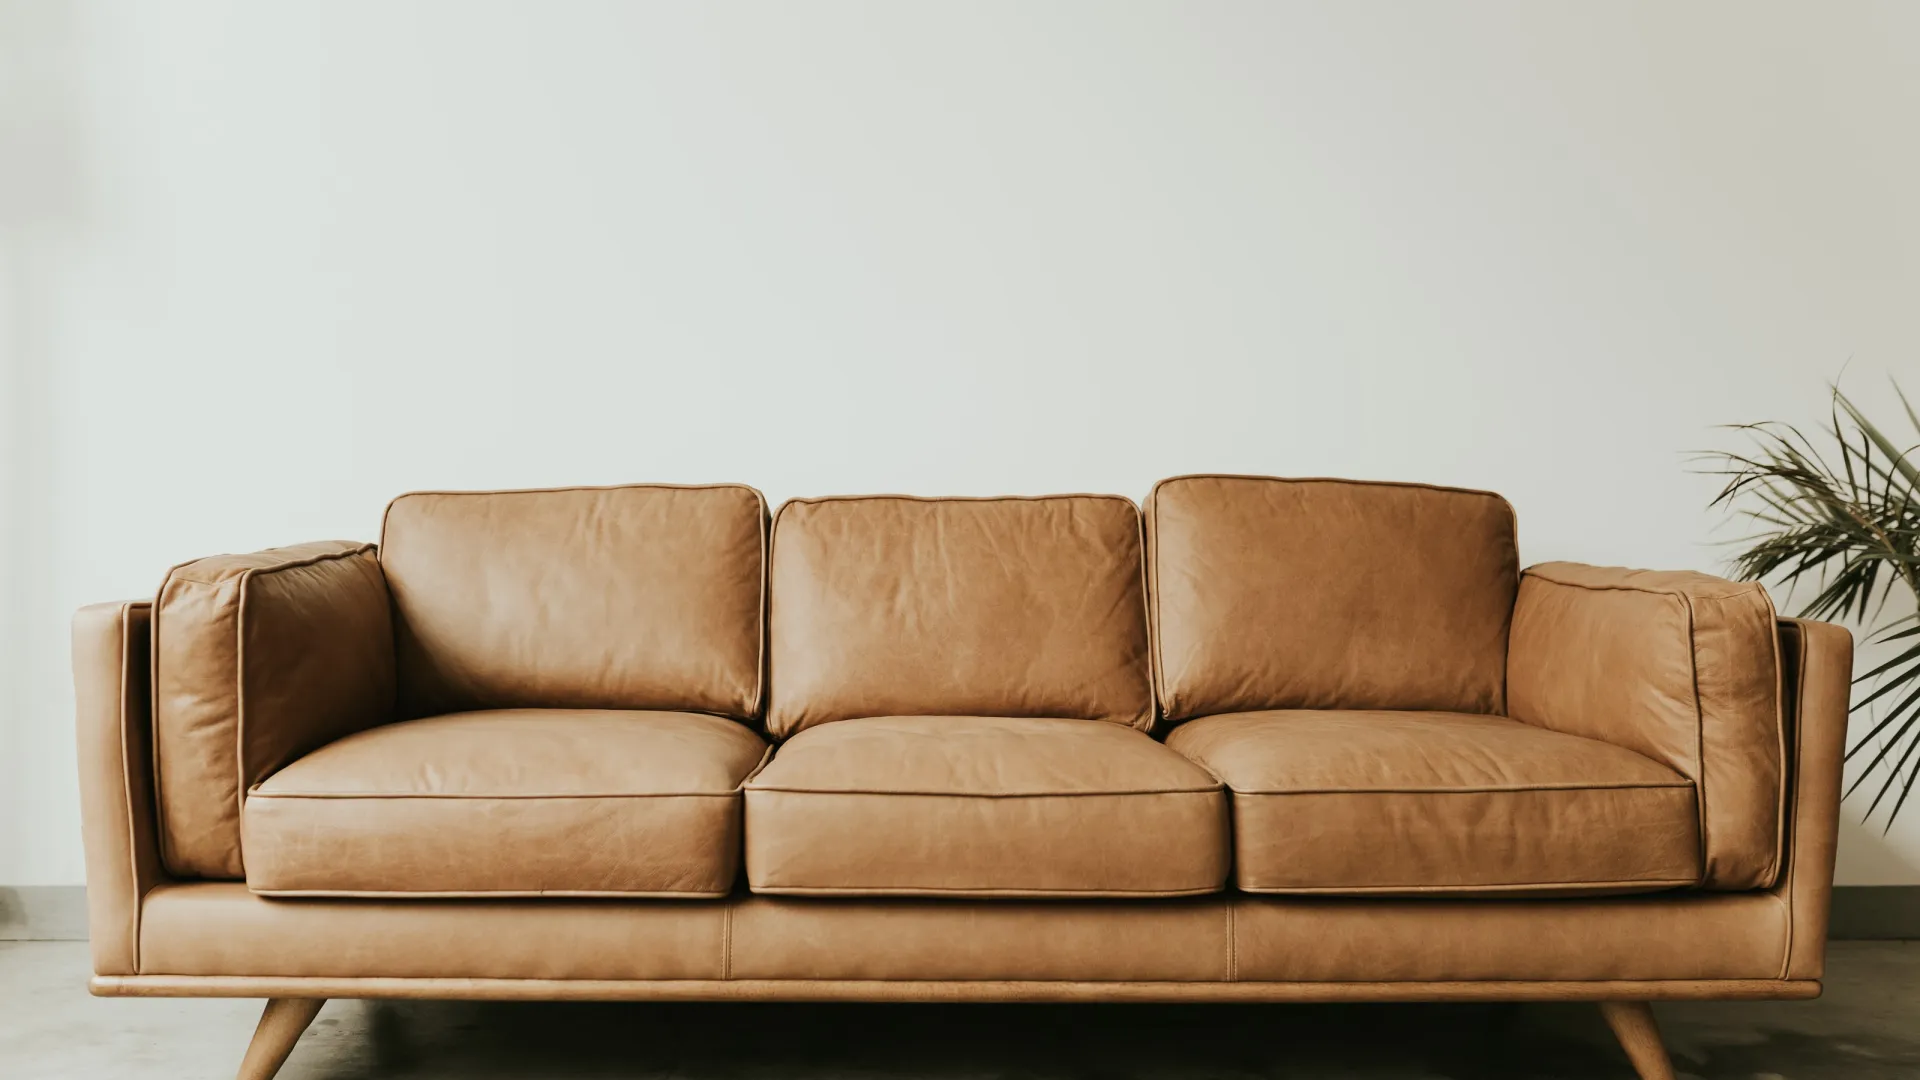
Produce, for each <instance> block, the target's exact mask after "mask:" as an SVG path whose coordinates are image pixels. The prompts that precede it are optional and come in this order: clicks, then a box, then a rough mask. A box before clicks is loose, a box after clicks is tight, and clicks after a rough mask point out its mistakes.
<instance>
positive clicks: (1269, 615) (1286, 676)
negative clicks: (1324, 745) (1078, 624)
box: [1146, 476, 1519, 722]
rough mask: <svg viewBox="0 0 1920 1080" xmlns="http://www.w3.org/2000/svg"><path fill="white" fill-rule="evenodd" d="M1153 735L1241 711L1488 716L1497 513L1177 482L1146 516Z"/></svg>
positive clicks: (1162, 490) (1494, 702)
mask: <svg viewBox="0 0 1920 1080" xmlns="http://www.w3.org/2000/svg"><path fill="white" fill-rule="evenodd" d="M1146 515H1147V517H1146V520H1147V548H1148V556H1149V557H1148V560H1147V565H1148V584H1149V594H1150V596H1151V598H1152V603H1153V619H1154V663H1155V671H1156V677H1157V678H1158V680H1159V693H1160V702H1161V705H1162V707H1163V708H1164V709H1165V710H1166V716H1167V719H1168V720H1170V721H1176V722H1177V721H1180V720H1185V719H1188V718H1190V717H1195V716H1205V715H1207V714H1209V713H1224V712H1246V711H1251V710H1255V709H1447V710H1454V711H1458V712H1471V713H1496V714H1497V713H1500V712H1503V711H1505V708H1504V700H1505V699H1504V697H1503V693H1502V688H1503V685H1504V682H1505V678H1506V656H1507V623H1508V618H1509V616H1510V615H1511V614H1512V611H1513V596H1514V590H1515V587H1516V579H1517V576H1518V574H1519V555H1518V550H1517V548H1516V546H1515V540H1514V515H1513V507H1511V506H1509V505H1508V504H1507V501H1506V500H1505V499H1502V498H1501V497H1500V496H1498V495H1494V494H1491V493H1488V492H1484V491H1465V490H1460V489H1456V488H1438V487H1426V486H1422V485H1419V484H1379V483H1361V482H1358V481H1352V480H1283V479H1277V478H1273V477H1258V476H1181V477H1175V478H1173V479H1170V480H1162V481H1161V482H1160V483H1159V484H1157V485H1155V487H1154V489H1153V494H1152V495H1150V496H1149V497H1148V499H1147V506H1146Z"/></svg>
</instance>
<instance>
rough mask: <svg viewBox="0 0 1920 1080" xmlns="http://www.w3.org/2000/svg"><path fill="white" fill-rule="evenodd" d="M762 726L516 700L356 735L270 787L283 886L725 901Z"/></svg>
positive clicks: (276, 888) (269, 816) (275, 873)
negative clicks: (504, 706)
mask: <svg viewBox="0 0 1920 1080" xmlns="http://www.w3.org/2000/svg"><path fill="white" fill-rule="evenodd" d="M765 752H766V745H765V744H764V743H762V742H761V741H760V738H759V736H757V735H755V734H754V733H753V732H751V731H749V730H747V728H746V727H745V726H743V725H741V724H739V723H736V722H735V721H732V720H728V719H725V718H722V717H718V716H704V715H699V714H695V713H671V712H614V711H571V710H539V709H515V710H502V711H497V712H474V713H455V714H452V715H448V716H434V717H428V718H425V719H421V720H408V721H404V722H401V723H398V724H390V725H387V726H386V727H382V728H377V729H375V730H372V731H364V732H361V733H360V734H358V735H353V736H349V737H348V738H345V739H342V740H340V741H339V742H336V743H334V744H332V745H331V746H328V747H326V748H324V749H321V750H318V751H315V752H314V753H312V754H309V755H307V756H306V757H304V758H301V759H300V760H299V761H296V762H294V763H293V764H292V765H289V766H287V767H286V768H284V769H282V770H280V771H279V772H277V773H275V774H274V775H273V776H271V777H268V778H267V779H266V780H265V781H264V782H262V783H260V784H258V785H256V786H255V787H254V789H253V790H252V792H251V793H250V794H249V796H248V799H247V809H246V818H245V830H244V831H245V841H246V847H247V853H248V858H247V885H248V886H249V887H250V888H252V889H253V890H254V891H255V892H260V893H266V894H274V895H332V896H408V895H410V896H478V895H497V894H505V895H528V896H535V895H580V896H613V895H625V896H663V897H688V896H722V895H725V894H726V893H727V892H728V891H729V890H730V889H731V888H732V887H733V881H734V876H735V873H736V871H737V869H738V866H739V851H740V795H739V785H740V781H741V780H742V779H744V778H745V777H746V776H747V774H748V773H750V772H751V771H752V770H753V769H754V767H755V766H757V765H758V764H759V763H760V761H761V758H762V757H764V756H765Z"/></svg>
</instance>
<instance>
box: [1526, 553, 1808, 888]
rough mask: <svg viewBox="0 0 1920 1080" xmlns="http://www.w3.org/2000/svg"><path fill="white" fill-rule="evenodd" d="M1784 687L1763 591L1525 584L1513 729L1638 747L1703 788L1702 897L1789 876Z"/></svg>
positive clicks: (1669, 583) (1545, 580)
mask: <svg viewBox="0 0 1920 1080" xmlns="http://www.w3.org/2000/svg"><path fill="white" fill-rule="evenodd" d="M1780 680H1781V674H1780V641H1779V633H1778V629H1777V624H1776V618H1775V615H1774V610H1773V602H1772V600H1771V599H1769V598H1768V596H1767V593H1766V590H1765V589H1764V588H1762V587H1761V586H1760V585H1759V584H1757V583H1753V582H1733V581H1727V580H1725V579H1723V578H1716V577H1712V576H1709V575H1707V574H1699V573H1693V572H1691V571H1678V572H1656V571H1646V570H1622V569H1618V568H1614V567H1597V566H1585V565H1581V564H1577V563H1543V564H1541V565H1538V566H1534V567H1531V568H1529V569H1528V570H1527V571H1526V572H1524V573H1523V574H1522V575H1521V578H1520V591H1519V596H1518V599H1517V600H1516V602H1515V604H1514V615H1513V628H1512V631H1511V636H1510V638H1509V641H1508V649H1507V709H1508V715H1510V716H1511V717H1513V718H1514V719H1516V720H1521V721H1524V722H1526V723H1531V724H1537V725H1539V726H1541V727H1545V728H1550V729H1552V730H1555V731H1563V732H1566V733H1568V734H1572V735H1580V736H1584V737H1587V738H1591V739H1599V740H1601V741H1604V742H1609V743H1613V744H1615V745H1618V746H1623V747H1626V748H1627V749H1629V750H1633V751H1636V752H1638V753H1641V754H1644V755H1646V756H1647V757H1650V758H1652V759H1654V760H1655V761H1658V762H1660V763H1662V764H1664V765H1666V766H1667V767H1669V768H1671V769H1673V770H1674V771H1675V772H1677V773H1679V774H1681V775H1682V776H1685V777H1687V778H1688V779H1689V780H1692V781H1693V784H1694V789H1695V792H1696V797H1697V798H1698V800H1699V805H1700V846H1701V881H1700V884H1701V886H1702V887H1704V888H1709V889H1758V888H1767V887H1769V886H1771V885H1773V883H1774V881H1775V880H1776V879H1777V878H1778V876H1779V872H1780V863H1781V856H1782V833H1783V830H1784V825H1785V815H1784V805H1785V802H1786V795H1785V787H1786V774H1787V762H1786V756H1787V749H1786V724H1785V718H1784V715H1783V711H1782V708H1781V691H1780Z"/></svg>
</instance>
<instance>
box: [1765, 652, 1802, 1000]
mask: <svg viewBox="0 0 1920 1080" xmlns="http://www.w3.org/2000/svg"><path fill="white" fill-rule="evenodd" d="M1779 624H1780V621H1779V619H1778V618H1776V619H1775V621H1774V635H1773V636H1774V642H1775V644H1774V648H1775V650H1776V651H1777V650H1778V649H1779V647H1780V646H1779V638H1780V630H1779ZM1794 637H1795V638H1796V639H1798V641H1799V647H1798V648H1797V649H1795V650H1794V651H1795V652H1796V653H1797V654H1798V655H1797V656H1796V658H1795V663H1796V668H1795V670H1796V671H1797V672H1798V675H1797V677H1796V680H1795V683H1796V685H1795V687H1794V689H1795V690H1796V691H1797V693H1796V695H1795V697H1794V702H1793V719H1794V723H1793V765H1794V771H1795V772H1796V773H1797V772H1798V767H1799V764H1800V753H1801V748H1802V747H1803V746H1804V745H1805V743H1806V738H1805V734H1804V733H1805V732H1806V730H1807V710H1806V697H1807V674H1806V672H1807V657H1808V656H1809V655H1810V650H1811V648H1812V643H1811V642H1810V641H1808V634H1807V628H1806V627H1804V626H1796V627H1795V630H1794ZM1781 689H1782V691H1783V694H1782V698H1783V700H1784V690H1785V687H1784V685H1783V686H1782V688H1781ZM1784 734H1785V732H1784V730H1783V731H1782V735H1783V737H1784ZM1780 771H1781V775H1782V776H1785V775H1786V773H1787V767H1786V764H1785V762H1782V764H1781V769H1780ZM1786 794H1787V798H1788V801H1787V802H1786V803H1785V804H1784V805H1782V806H1781V808H1780V817H1781V819H1782V820H1781V848H1782V853H1781V861H1782V863H1784V865H1783V866H1782V867H1780V869H1779V873H1778V877H1779V878H1780V879H1781V880H1784V882H1785V884H1786V888H1784V889H1780V888H1778V887H1777V883H1776V889H1775V894H1776V895H1778V894H1779V893H1782V892H1784V893H1785V894H1786V896H1785V898H1784V899H1785V903H1786V908H1787V933H1786V949H1785V950H1784V951H1783V952H1782V953H1781V954H1780V977H1781V978H1783V979H1784V978H1786V977H1787V973H1788V972H1789V971H1791V970H1793V946H1794V921H1795V920H1794V910H1793V894H1794V891H1795V890H1794V888H1793V873H1794V870H1795V869H1796V864H1795V861H1794V858H1793V853H1792V851H1791V850H1790V849H1787V848H1786V843H1787V841H1788V840H1789V839H1791V834H1789V833H1787V832H1786V818H1787V816H1788V815H1789V814H1792V815H1795V816H1798V814H1799V812H1800V785H1799V784H1798V783H1795V784H1794V785H1793V786H1792V787H1791V788H1790V789H1788V791H1787V793H1786Z"/></svg>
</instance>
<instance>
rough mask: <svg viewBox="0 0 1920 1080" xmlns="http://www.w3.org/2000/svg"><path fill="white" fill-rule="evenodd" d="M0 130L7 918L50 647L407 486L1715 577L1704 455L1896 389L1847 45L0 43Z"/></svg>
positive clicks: (186, 7)
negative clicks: (1443, 540) (1444, 511)
mask: <svg viewBox="0 0 1920 1080" xmlns="http://www.w3.org/2000/svg"><path fill="white" fill-rule="evenodd" d="M0 78H3V79H4V82H0V272H3V274H4V276H0V358H4V374H5V378H4V379H3V380H0V385H3V386H4V391H0V392H4V393H5V394H6V395H7V396H6V399H5V401H4V403H3V406H4V412H0V417H4V424H5V433H4V434H5V438H4V440H0V446H4V448H5V451H4V452H5V453H6V455H7V457H6V459H5V462H4V466H5V467H4V470H0V482H3V483H4V484H5V485H6V488H5V503H4V506H5V513H6V518H5V522H4V529H0V542H4V544H5V549H4V551H0V567H4V570H0V573H4V575H5V576H4V581H0V587H3V589H4V592H0V601H3V603H0V633H3V634H4V638H0V692H3V693H4V697H0V709H3V710H4V712H0V882H3V883H7V884H36V883H64V882H76V881H79V880H80V879H81V877H82V865H81V855H80V848H79V843H78V833H79V824H78V810H77V797H76V793H75V782H74V763H73V751H72V732H71V719H70V709H71V701H70V689H69V685H68V675H67V658H66V648H67V640H66V633H67V631H66V626H67V618H68V615H69V613H70V611H71V609H72V608H74V607H75V606H77V605H79V604H81V603H83V602H86V601H92V600H101V599H112V598H121V597H132V596H141V595H149V594H151V592H152V590H153V588H154V586H155V585H156V584H157V583H158V581H159V579H160V576H161V574H162V572H163V571H164V570H165V568H166V567H167V565H168V564H169V563H171V562H173V561H176V560H180V559H185V558H188V557H191V556H195V555H200V554H206V553H211V552H216V551H230V550H244V549H250V548H254V547H258V546H263V545H269V544H274V543H281V542H291V541H298V540H304V539H314V538H321V537H372V536H373V535H374V533H375V531H376V528H377V523H378V517H379V513H380V509H381V507H382V505H383V504H384V502H385V501H386V500H387V498H388V497H390V496H392V495H393V494H395V493H397V492H400V491H402V490H405V489H408V488H416V487H423V486H436V487H437V486H448V487H469V486H476V487H477V486H503V485H536V484H554V483H572V482H585V483H597V482H616V481H623V480H640V479H653V480H677V481H699V480H713V479H729V480H743V481H748V482H751V483H754V484H757V485H759V486H760V487H762V488H763V489H764V490H765V491H766V492H767V493H768V495H769V496H770V497H772V498H774V499H776V500H777V499H780V498H783V497H786V496H789V495H796V494H804V493H824V492H857V491H875V490H905V491H912V492H921V493H997V492H1046V491H1057V490H1094V491H1116V492H1123V493H1126V494H1129V495H1133V496H1135V497H1139V496H1140V495H1142V494H1143V493H1144V492H1145V490H1146V488H1147V486H1148V485H1149V484H1150V483H1151V481H1153V480H1154V479H1155V478H1157V477H1160V476H1164V475H1168V474H1172V473H1178V472H1184V471H1194V470H1235V471H1251V472H1272V473H1281V474H1292V475H1328V474H1331V475H1342V476H1356V477H1376V478H1394V479H1416V480H1428V481H1437V482H1442V483H1454V484H1465V485H1473V486H1481V487H1489V488H1495V489H1498V490H1500V491H1502V492H1504V493H1506V494H1507V495H1508V496H1510V497H1511V498H1512V499H1513V501H1514V502H1515V504H1516V505H1517V506H1518V507H1519V511H1520V520H1521V529H1522V542H1523V547H1524V550H1523V555H1524V557H1525V558H1526V559H1527V560H1529V561H1533V560H1539V559H1547V558H1573V559H1584V560H1590V561H1601V562H1609V563H1627V564H1634V565H1644V566H1660V567H1700V568H1713V567H1715V566H1716V565H1718V563H1719V561H1720V560H1721V559H1722V557H1723V554H1724V552H1723V550H1722V549H1719V548H1716V547H1714V546H1713V545H1712V544H1711V542H1710V541H1711V540H1712V539H1713V538H1714V536H1715V533H1714V531H1713V530H1714V526H1715V522H1716V520H1717V519H1716V518H1715V517H1714V516H1713V515H1710V514H1708V513H1707V512H1705V510H1704V504H1705V502H1706V500H1707V498H1708V496H1709V494H1710V492H1711V490H1712V488H1713V485H1712V483H1711V481H1710V480H1708V479H1706V478H1703V477H1700V476H1696V475H1690V474H1689V472H1688V471H1687V466H1686V460H1685V453H1686V452H1687V451H1689V450H1692V449H1696V448H1700V447H1705V446H1710V445H1715V444H1724V443H1725V442H1726V436H1725V435H1724V434H1721V433H1716V432H1714V431H1713V430H1711V425H1714V424H1717V423H1725V422H1731V421H1741V420H1750V419H1758V418H1763V417H1790V418H1795V419H1803V420H1805V419H1813V418H1815V417H1816V416H1817V415H1818V414H1819V411H1820V402H1821V395H1822V383H1823V380H1824V379H1826V378H1828V377H1831V376H1833V375H1835V374H1836V373H1838V372H1839V371H1840V370H1841V368H1842V366H1843V364H1845V363H1847V361H1848V359H1849V358H1850V357H1851V358H1852V361H1851V366H1850V367H1848V368H1847V373H1846V382H1847V384H1848V385H1849V386H1851V387H1853V388H1854V389H1856V390H1857V391H1858V392H1859V393H1860V396H1861V397H1862V398H1863V399H1865V400H1866V401H1868V402H1869V403H1870V404H1873V405H1876V406H1877V407H1880V408H1882V411H1884V409H1885V407H1886V406H1887V405H1888V404H1889V403H1890V401H1891V399H1890V396H1889V395H1888V394H1886V392H1885V391H1884V390H1883V387H1884V385H1885V381H1884V376H1885V375H1886V374H1887V373H1889V372H1894V373H1902V372H1903V373H1904V375H1905V377H1906V381H1907V386H1908V387H1909V389H1910V390H1920V304H1917V303H1916V297H1920V210H1917V209H1916V193H1920V152H1917V151H1916V139H1915V131H1916V126H1917V124H1916V120H1917V118H1920V6H1915V5H1908V4H1901V3H1897V2H1889V3H1885V4H1864V3H1860V4H1828V5H1814V4H1789V5H1768V4H1750V3H1735V2H1728V3H1719V4H1710V3H1697V4H1685V5H1669V4H1664V3H1649V4H1645V5H1637V6H1636V5H1627V4H1606V3H1591V4H1586V5H1569V4H1553V5H1543V4H1534V3H1529V2H1514V3H1453V4H1446V5H1439V4H1424V3H1416V2H1411V0H1409V2H1407V3H1402V4H1313V5H1308V4H1301V5H1286V4H1279V3H1246V4H1236V3H1173V2H1166V3H1138V2H1122V3H1108V2H1094V0H1088V2H1081V3H1059V2H1042V3H1024V2H1022V3H1013V2H1006V3H980V2H973V0H967V2H958V0H956V2H952V3H891V2H884V0H875V2H872V3H845V2H814V3H808V4H785V3H765V4H754V5H748V4H698V5H696V4H659V5H645V4H626V3H618V4H616V3H608V4H589V3H557V4H525V3H468V2H454V0H445V2H440V3H397V4H383V3H329V4H321V3H308V4H300V5H296V4H290V3H251V2H239V0H236V2H231V3H215V2H172V3H167V4H142V3H131V2H130V3H124V4H66V3H58V2H48V3H31V2H30V3H13V2H8V0H0ZM1720 535H1725V534H1724V533H1722V534H1720ZM1877 832H1878V829H1877V828H1875V829H1873V830H1871V831H1870V832H1869V831H1862V830H1860V829H1857V828H1852V827H1850V828H1849V832H1848V835H1847V837H1846V847H1845V859H1844V865H1843V870H1842V873H1843V880H1846V881H1850V882H1856V883H1863V882H1920V813H1912V814H1910V816H1909V820H1908V822H1907V823H1906V824H1905V825H1904V826H1903V827H1902V828H1901V829H1899V830H1897V831H1896V832H1895V834H1894V835H1893V836H1892V837H1890V838H1888V839H1886V840H1881V839H1880V838H1878V836H1877Z"/></svg>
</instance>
